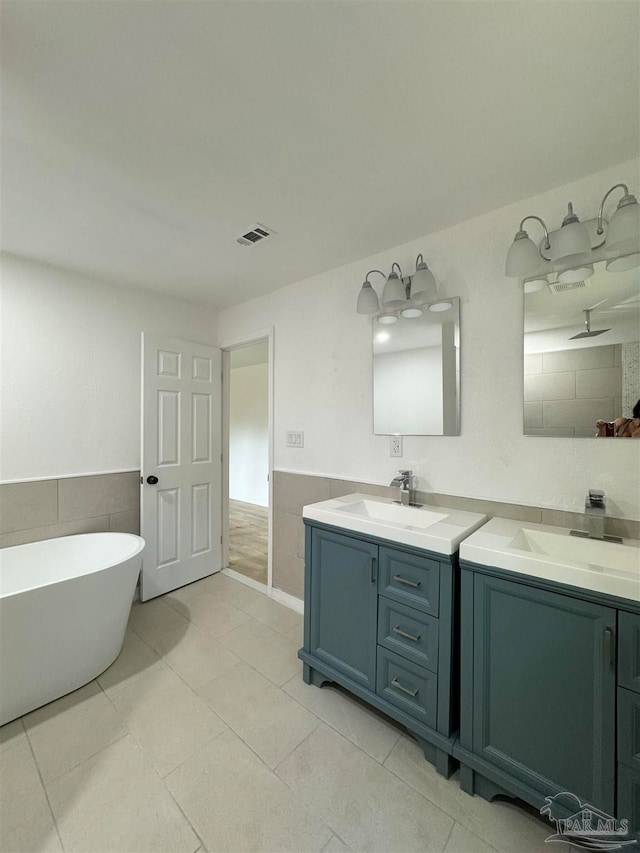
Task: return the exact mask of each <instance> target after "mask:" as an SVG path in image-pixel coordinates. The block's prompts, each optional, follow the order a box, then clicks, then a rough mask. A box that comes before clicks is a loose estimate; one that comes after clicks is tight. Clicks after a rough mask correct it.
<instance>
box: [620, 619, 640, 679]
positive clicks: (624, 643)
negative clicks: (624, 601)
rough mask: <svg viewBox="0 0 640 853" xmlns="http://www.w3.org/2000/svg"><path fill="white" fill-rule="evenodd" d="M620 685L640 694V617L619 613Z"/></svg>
mask: <svg viewBox="0 0 640 853" xmlns="http://www.w3.org/2000/svg"><path fill="white" fill-rule="evenodd" d="M618 684H620V685H621V686H622V687H626V688H627V689H628V690H635V691H636V693H640V616H637V615H635V614H634V613H625V612H624V611H623V610H621V611H618Z"/></svg>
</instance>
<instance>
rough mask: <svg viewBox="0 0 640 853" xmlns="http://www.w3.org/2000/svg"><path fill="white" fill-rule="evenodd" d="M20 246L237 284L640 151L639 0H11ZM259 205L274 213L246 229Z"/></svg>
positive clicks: (9, 144)
mask: <svg viewBox="0 0 640 853" xmlns="http://www.w3.org/2000/svg"><path fill="white" fill-rule="evenodd" d="M2 9H3V27H2V44H1V50H2V74H3V89H2V132H3V139H2V214H3V222H2V225H3V227H2V248H3V249H5V250H7V251H10V252H13V253H16V254H19V255H24V256H27V257H33V258H36V259H40V260H43V261H47V262H49V263H53V264H58V265H60V266H65V267H69V268H73V269H77V270H80V271H84V272H89V273H95V274H97V275H100V276H104V277H107V278H110V279H114V280H119V281H121V282H130V283H132V284H138V285H142V286H144V287H147V288H151V289H153V290H156V291H158V292H161V293H164V294H168V295H173V296H177V297H179V298H183V299H186V300H189V301H194V302H201V303H207V304H212V305H218V306H228V305H232V304H236V303H239V302H243V301H245V300H247V299H250V298H252V297H254V296H258V295H260V294H263V293H267V292H269V291H271V290H274V289H275V288H277V287H280V286H282V285H285V284H288V283H291V282H294V281H297V280H299V279H302V278H304V277H306V276H309V275H313V274H315V273H318V272H321V271H323V270H326V269H330V268H332V267H335V266H338V265H340V264H343V263H347V262H349V261H352V260H356V259H358V258H362V257H366V256H367V255H370V254H373V253H375V252H378V251H382V250H384V249H386V248H390V247H392V246H394V245H397V244H399V243H402V242H405V241H408V240H411V239H414V238H417V237H419V236H421V235H423V234H427V233H430V232H432V231H435V230H438V229H440V228H443V227H446V226H448V225H451V224H453V223H456V222H460V221H463V220H465V219H468V218H470V217H473V216H475V215H478V214H480V213H482V212H485V211H488V210H492V209H495V208H498V207H501V206H503V205H505V204H509V203H511V202H513V201H515V200H517V199H519V198H524V197H527V196H530V195H533V194H536V193H538V192H542V191H544V190H546V189H549V188H551V187H553V186H558V185H560V184H563V183H566V182H568V181H571V180H574V179H577V178H579V177H581V176H582V175H585V174H588V173H591V172H595V171H597V170H599V169H603V168H606V167H608V166H610V165H613V164H615V163H617V162H622V161H624V160H626V159H629V158H631V157H634V156H636V155H637V152H638V148H639V139H638V128H639V122H638V100H639V99H638V67H639V56H640V47H639V38H640V36H639V31H640V27H639V15H640V4H638V3H637V2H635V0H633V2H625V0H616V2H609V0H593V2H574V0H551V2H546V0H539V2H528V1H527V0H522V2H521V0H508V2H502V1H501V0H498V2H494V0H485V2H475V3H472V2H466V0H464V2H457V0H448V2H435V0H422V2H403V0H392V2H373V0H371V2H360V0H353V2H345V0H339V2H329V0H315V2H314V1H313V0H293V2H288V0H278V2H270V0H259V1H258V2H253V1H252V0H244V2H239V0H231V1H230V2H222V0H213V2H209V0H204V1H203V2H196V0H184V1H183V2H165V0H154V2H114V1H113V0H92V2H89V0H85V2H68V0H67V2H61V0H44V2H41V0H10V2H4V3H3V6H2ZM256 220H257V221H259V222H262V223H264V224H265V225H268V226H270V227H272V228H274V229H275V230H276V231H277V232H278V236H276V237H273V238H271V239H270V240H269V241H268V242H266V243H265V244H263V245H258V246H255V247H252V248H245V247H242V246H240V245H238V244H237V243H236V242H235V238H236V236H237V235H238V234H239V233H240V232H241V231H243V230H244V229H246V228H247V226H250V225H252V224H253V223H254V222H255V221H256Z"/></svg>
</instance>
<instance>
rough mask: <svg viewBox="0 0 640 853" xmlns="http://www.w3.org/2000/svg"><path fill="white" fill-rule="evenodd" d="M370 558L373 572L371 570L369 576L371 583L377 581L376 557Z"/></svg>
mask: <svg viewBox="0 0 640 853" xmlns="http://www.w3.org/2000/svg"><path fill="white" fill-rule="evenodd" d="M369 559H370V560H371V566H370V568H371V572H370V575H369V577H370V578H371V583H375V582H376V558H375V557H370V558H369Z"/></svg>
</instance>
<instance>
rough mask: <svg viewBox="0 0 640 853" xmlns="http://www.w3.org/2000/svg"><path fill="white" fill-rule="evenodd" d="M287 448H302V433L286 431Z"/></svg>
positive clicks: (300, 431) (299, 431)
mask: <svg viewBox="0 0 640 853" xmlns="http://www.w3.org/2000/svg"><path fill="white" fill-rule="evenodd" d="M286 445H287V447H304V432H303V431H302V430H293V429H288V430H287V440H286Z"/></svg>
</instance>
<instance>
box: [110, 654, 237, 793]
mask: <svg viewBox="0 0 640 853" xmlns="http://www.w3.org/2000/svg"><path fill="white" fill-rule="evenodd" d="M112 701H113V703H114V705H115V706H116V708H117V710H118V711H119V712H120V714H121V715H122V718H123V719H124V721H125V722H126V724H127V726H128V728H129V730H130V731H131V732H132V734H133V735H134V736H135V738H136V740H137V741H138V743H139V744H140V745H141V747H142V749H143V751H144V753H145V755H146V757H147V758H148V759H149V760H150V761H151V763H152V764H153V766H154V767H155V768H156V770H157V771H158V773H159V774H160V775H161V776H166V775H167V773H170V772H171V771H172V770H174V769H175V768H176V767H177V766H178V765H179V764H181V763H182V762H183V761H185V760H186V759H187V758H189V757H190V756H191V755H193V754H194V752H196V751H197V750H199V749H200V748H201V747H203V746H204V745H205V744H207V743H208V742H209V741H210V740H211V739H212V738H214V737H216V736H217V735H218V734H220V732H221V731H222V730H223V729H224V728H226V727H225V724H224V723H223V722H222V720H221V719H220V718H219V717H218V716H217V715H216V714H214V713H213V711H212V710H211V708H210V707H209V706H208V705H207V703H206V702H205V701H204V700H203V699H201V698H200V697H199V696H197V695H196V694H195V693H194V692H193V690H192V689H191V688H190V687H189V686H188V685H186V684H185V683H184V681H182V679H181V678H179V677H178V676H177V675H176V674H175V673H174V672H172V671H171V670H166V671H158V672H153V673H150V674H149V675H147V676H145V677H144V678H141V679H139V680H137V681H134V682H132V683H131V684H128V685H126V686H125V687H122V688H120V689H118V690H117V691H116V692H115V693H113V694H112Z"/></svg>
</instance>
